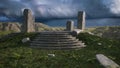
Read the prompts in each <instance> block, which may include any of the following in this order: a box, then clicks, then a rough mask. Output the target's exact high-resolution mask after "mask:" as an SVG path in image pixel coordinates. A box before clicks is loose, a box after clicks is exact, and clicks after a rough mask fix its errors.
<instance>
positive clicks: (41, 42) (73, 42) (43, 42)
mask: <svg viewBox="0 0 120 68" xmlns="http://www.w3.org/2000/svg"><path fill="white" fill-rule="evenodd" d="M78 42H80V41H71V42H64V41H63V42H59V41H58V42H54V41H52V42H51V41H49V42H46V41H31V43H38V44H75V43H78ZM80 43H81V42H80Z"/></svg>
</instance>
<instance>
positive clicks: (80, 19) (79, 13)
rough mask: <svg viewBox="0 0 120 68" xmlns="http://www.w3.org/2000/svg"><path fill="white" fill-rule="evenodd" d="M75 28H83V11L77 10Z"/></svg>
mask: <svg viewBox="0 0 120 68" xmlns="http://www.w3.org/2000/svg"><path fill="white" fill-rule="evenodd" d="M77 28H78V29H81V30H84V29H85V12H84V11H79V12H78V21H77Z"/></svg>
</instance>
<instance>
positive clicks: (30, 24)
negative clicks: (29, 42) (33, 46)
mask: <svg viewBox="0 0 120 68" xmlns="http://www.w3.org/2000/svg"><path fill="white" fill-rule="evenodd" d="M23 15H24V23H23V24H22V32H23V33H26V32H27V33H29V32H35V29H34V21H35V20H34V17H33V15H32V12H31V10H30V9H24V12H23Z"/></svg>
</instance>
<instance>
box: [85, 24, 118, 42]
mask: <svg viewBox="0 0 120 68" xmlns="http://www.w3.org/2000/svg"><path fill="white" fill-rule="evenodd" d="M86 31H87V32H92V33H94V34H95V35H97V36H100V37H104V38H111V39H119V40H120V26H106V27H94V28H87V29H86Z"/></svg>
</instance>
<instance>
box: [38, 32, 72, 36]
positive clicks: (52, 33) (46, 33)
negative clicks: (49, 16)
mask: <svg viewBox="0 0 120 68" xmlns="http://www.w3.org/2000/svg"><path fill="white" fill-rule="evenodd" d="M38 34H39V35H70V34H71V33H56V32H41V33H38Z"/></svg>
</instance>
